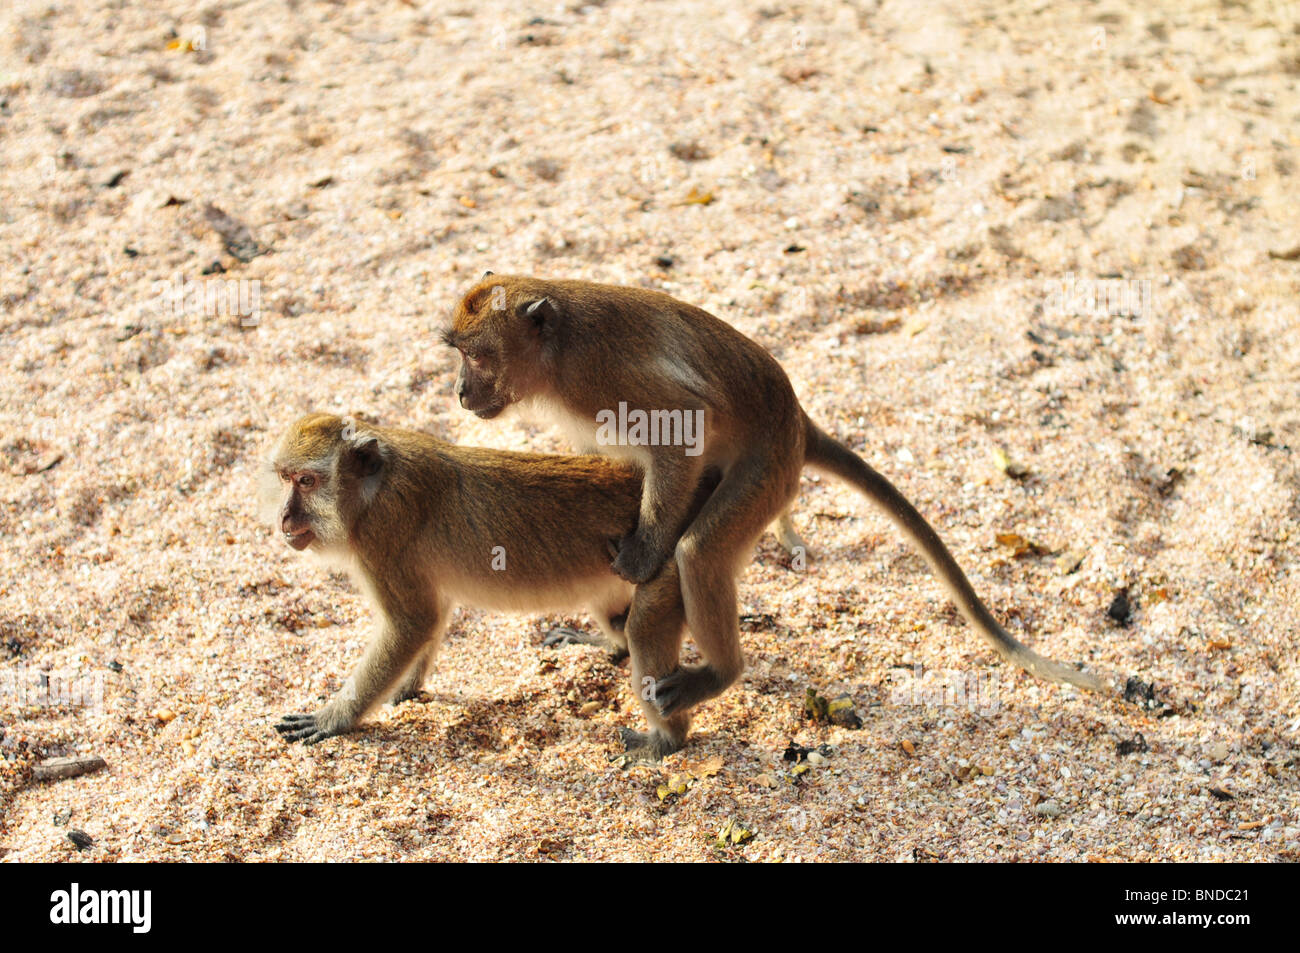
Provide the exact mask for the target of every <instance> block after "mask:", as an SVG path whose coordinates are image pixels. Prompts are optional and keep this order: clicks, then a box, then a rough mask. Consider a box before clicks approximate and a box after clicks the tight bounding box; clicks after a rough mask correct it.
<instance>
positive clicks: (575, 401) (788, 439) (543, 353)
mask: <svg viewBox="0 0 1300 953" xmlns="http://www.w3.org/2000/svg"><path fill="white" fill-rule="evenodd" d="M444 340H445V341H446V343H448V344H450V345H452V346H454V347H456V348H457V349H458V350H459V351H460V352H461V355H462V361H461V370H460V374H459V376H458V379H457V385H456V387H457V393H458V396H459V398H460V401H461V404H462V406H464V407H465V408H466V409H469V410H472V411H474V412H475V413H478V414H479V416H481V417H484V418H492V417H495V416H497V415H498V414H500V413H501V412H502V411H503V410H505V409H506V408H507V407H510V406H511V405H513V404H520V405H522V406H524V407H532V408H533V409H534V410H536V411H539V412H540V413H541V414H542V415H543V416H544V417H546V418H548V419H549V420H551V421H553V422H559V423H561V424H562V425H566V426H567V427H568V428H569V429H570V430H571V431H573V432H574V433H576V434H577V435H578V441H579V442H580V443H584V444H586V445H587V446H584V449H587V448H588V446H595V436H596V432H597V415H598V414H600V413H601V412H608V411H611V410H613V409H614V408H617V407H618V406H619V404H620V403H625V404H626V405H627V406H628V407H629V408H631V409H634V410H641V411H645V412H647V413H650V412H653V411H664V410H675V409H682V410H702V411H704V413H705V419H706V422H707V437H706V441H705V447H704V452H703V453H702V454H700V455H699V456H695V457H692V456H689V455H687V454H685V453H684V451H683V447H681V446H647V447H642V448H639V449H637V450H629V449H627V448H621V447H620V448H616V449H613V450H611V448H608V447H601V448H600V449H602V450H605V451H607V452H617V453H620V454H624V455H627V456H630V457H632V459H634V460H635V461H636V462H638V463H639V464H641V465H642V466H643V467H644V468H645V482H644V487H643V491H642V498H641V507H640V516H639V519H638V523H637V529H636V532H635V533H634V534H632V535H631V536H629V537H627V538H625V539H624V540H623V541H622V544H621V547H620V550H619V554H618V557H617V559H616V560H615V561H614V564H613V568H614V569H615V571H617V572H618V573H619V574H620V575H622V576H623V577H624V578H627V579H630V580H633V581H639V580H643V579H648V578H651V577H652V576H653V575H654V573H656V572H658V571H659V570H660V567H661V566H662V565H663V564H664V563H665V561H668V562H670V563H674V564H675V566H676V569H677V571H678V573H679V575H680V579H681V589H682V598H683V602H684V606H685V613H686V624H687V625H688V626H689V628H690V630H691V633H692V635H693V636H694V638H695V640H696V642H697V643H698V644H699V647H700V650H701V653H702V654H703V655H704V657H705V660H706V664H704V665H701V666H695V667H692V668H676V669H674V670H673V671H672V672H671V673H670V674H669V675H667V676H665V677H664V678H662V679H660V680H659V682H658V683H657V684H656V698H657V704H658V707H659V709H660V711H661V713H663V714H666V715H671V714H674V713H679V712H685V711H689V710H690V709H691V708H692V707H693V706H694V705H696V704H698V703H699V702H701V701H703V700H705V699H707V698H711V697H713V696H715V695H717V694H719V693H720V692H722V691H723V690H724V689H725V688H726V687H727V686H728V685H730V684H731V683H732V682H733V681H735V679H736V678H737V677H738V676H739V675H740V672H741V670H742V668H743V657H742V655H741V650H740V631H739V626H738V623H737V615H736V604H737V599H736V575H737V573H738V571H739V570H740V568H741V567H742V565H743V564H744V562H745V561H746V560H747V559H748V557H749V554H750V552H751V551H752V547H753V545H754V543H755V542H756V540H757V539H758V537H759V535H760V534H761V533H762V531H763V529H764V527H766V526H767V525H768V524H770V523H772V522H773V521H774V520H776V521H779V525H780V527H781V531H782V536H783V537H785V538H789V535H788V534H792V533H793V528H792V526H791V524H790V522H789V515H788V514H789V509H790V506H791V504H792V502H793V500H794V497H795V495H796V493H797V491H798V486H799V475H800V472H801V471H802V469H803V467H804V466H805V464H807V465H810V466H813V467H816V468H818V469H821V470H824V471H826V472H828V473H831V474H834V475H836V476H839V477H840V478H841V479H844V480H847V481H848V482H850V483H852V484H853V485H854V486H855V487H857V488H858V489H859V490H860V491H861V492H862V493H863V494H864V495H866V496H867V497H868V498H869V499H871V500H872V501H873V502H875V503H877V504H878V505H880V506H881V507H883V508H884V509H885V511H886V512H887V513H888V514H889V516H890V517H891V519H893V521H894V522H895V524H896V525H897V526H898V527H899V529H901V530H902V531H903V532H904V533H905V534H906V535H907V536H908V537H909V538H910V539H911V540H912V541H913V542H914V543H915V544H916V545H917V546H918V548H919V549H920V550H921V552H922V554H923V555H924V556H925V558H926V559H927V561H928V562H929V564H930V566H931V568H932V569H933V570H934V572H935V574H936V575H937V576H938V577H939V578H940V580H941V581H942V582H943V583H944V584H945V586H946V587H947V588H948V591H949V593H950V594H951V595H952V597H953V599H954V601H955V602H956V603H957V605H958V607H959V608H960V609H961V610H962V612H963V613H964V614H965V615H966V617H967V619H968V620H969V621H970V622H971V624H972V625H974V626H975V627H976V629H977V630H979V632H980V633H981V634H982V635H983V636H984V637H985V638H986V639H987V640H988V641H989V642H990V644H991V645H993V647H994V648H996V649H997V651H998V652H999V653H1000V654H1002V655H1003V656H1004V657H1005V658H1007V659H1009V660H1011V661H1013V662H1014V663H1015V664H1017V665H1020V666H1021V667H1023V668H1026V669H1027V670H1029V671H1032V672H1034V673H1035V674H1038V675H1040V676H1043V677H1045V678H1050V679H1053V680H1056V681H1065V682H1069V683H1071V684H1074V685H1077V686H1079V687H1082V688H1087V689H1090V690H1099V691H1100V690H1111V689H1113V686H1109V687H1108V686H1106V685H1104V684H1103V683H1102V681H1101V680H1099V679H1098V678H1097V677H1096V676H1094V675H1090V674H1085V673H1080V672H1077V671H1075V670H1073V669H1070V668H1068V667H1066V666H1063V665H1059V664H1057V663H1055V662H1052V661H1050V660H1048V659H1044V658H1042V657H1041V656H1038V655H1036V654H1035V653H1033V652H1032V651H1031V650H1029V649H1028V648H1026V647H1025V646H1023V645H1021V644H1020V643H1019V642H1017V641H1016V640H1015V639H1014V638H1013V637H1012V636H1011V635H1010V634H1009V633H1007V632H1006V631H1005V630H1004V629H1003V628H1002V627H1001V626H1000V625H999V624H998V623H997V621H996V620H995V619H994V618H993V616H992V615H991V614H990V613H989V611H988V610H987V608H985V606H984V605H983V603H982V602H981V601H980V600H979V597H978V596H977V595H976V594H975V592H974V590H973V588H972V587H971V585H970V583H969V581H968V580H967V579H966V576H965V574H964V573H963V572H962V570H961V568H960V567H959V566H958V565H957V563H956V561H955V560H954V559H953V558H952V555H951V554H950V553H949V552H948V550H947V548H946V547H945V546H944V544H943V543H942V541H941V540H940V539H939V537H938V535H937V534H935V532H934V530H933V529H932V528H931V527H930V525H929V524H928V523H927V522H926V521H925V519H924V518H923V517H922V516H921V515H920V514H919V513H918V512H917V511H916V510H915V509H914V508H913V507H912V505H911V504H910V503H909V502H908V501H907V500H906V499H905V498H904V497H903V496H902V494H900V493H899V492H898V490H897V489H896V488H895V487H894V486H893V485H892V484H890V483H889V481H888V480H886V479H885V478H884V477H883V476H881V475H880V474H879V473H877V472H876V471H875V470H873V469H872V468H871V467H869V466H868V465H867V464H866V463H865V462H863V461H862V460H861V459H860V458H859V457H857V455H856V454H853V453H852V452H851V451H849V450H848V449H847V448H845V447H843V446H841V445H840V444H838V443H836V442H835V441H834V440H832V439H831V438H830V437H828V436H827V435H826V434H825V433H823V432H822V431H821V430H820V429H818V428H817V427H816V425H814V424H813V423H812V421H810V420H809V419H808V417H807V415H806V414H805V413H804V411H803V409H802V408H801V407H800V405H799V401H798V399H797V397H796V396H795V394H794V389H793V388H792V387H791V385H790V381H789V379H788V378H787V377H786V375H785V372H784V371H783V370H782V369H781V367H780V365H779V364H778V363H777V362H776V360H775V359H774V358H773V357H772V356H771V355H770V354H768V353H767V351H766V350H764V349H763V348H762V347H760V346H759V345H758V344H756V343H755V342H753V341H751V340H750V339H749V338H747V337H745V336H744V335H743V334H741V333H740V332H739V331H737V330H735V329H734V328H732V327H731V326H730V325H729V324H727V323H726V322H724V321H721V320H719V319H718V318H716V317H714V316H713V315H711V314H709V313H708V312H706V311H703V310H701V309H700V308H696V307H694V306H692V305H689V304H686V303H684V302H681V301H677V300H676V299H674V298H672V297H670V296H668V295H666V294H663V293H660V292H657V291H649V290H646V289H641V288H624V287H615V286H610V285H597V284H591V283H589V282H583V281H548V280H543V279H539V278H530V277H521V276H509V275H489V276H485V277H484V279H483V280H482V281H480V282H479V283H478V284H477V285H476V286H475V287H473V288H472V289H470V291H469V292H468V293H467V294H466V295H465V297H464V298H463V300H462V301H461V302H460V303H459V305H458V306H457V308H456V310H455V313H454V315H453V319H452V324H451V326H450V327H449V328H448V330H447V332H446V333H445V335H444ZM705 467H716V468H718V469H719V470H720V472H721V481H720V482H719V484H718V486H717V489H716V490H715V491H714V492H713V494H712V495H711V496H710V498H709V499H708V501H707V502H706V503H705V504H704V506H703V507H701V508H700V510H699V513H698V514H697V515H696V516H695V517H694V519H693V520H689V521H688V520H686V509H687V507H688V506H690V503H691V500H692V498H693V497H692V493H691V492H690V491H691V489H692V488H693V487H694V486H696V484H697V483H698V478H699V473H700V472H701V469H702V468H705ZM683 525H685V526H686V530H685V532H684V533H678V532H675V531H674V528H675V527H679V526H683ZM794 541H797V537H794ZM674 554H675V558H674V559H669V557H670V556H674Z"/></svg>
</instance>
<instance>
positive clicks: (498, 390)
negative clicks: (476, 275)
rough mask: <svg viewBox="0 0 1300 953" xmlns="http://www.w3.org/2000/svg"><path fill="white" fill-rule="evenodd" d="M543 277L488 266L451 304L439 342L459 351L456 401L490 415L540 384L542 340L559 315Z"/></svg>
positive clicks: (542, 382)
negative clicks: (499, 272) (490, 269)
mask: <svg viewBox="0 0 1300 953" xmlns="http://www.w3.org/2000/svg"><path fill="white" fill-rule="evenodd" d="M548 290H549V289H548V288H547V287H546V283H545V282H543V281H540V280H538V279H536V278H524V277H519V276H514V275H493V274H492V272H488V273H487V274H486V275H484V276H483V279H482V280H481V281H480V282H479V283H478V284H477V285H475V286H474V287H473V288H471V289H470V291H469V293H468V294H466V295H465V297H464V298H462V299H461V300H460V303H459V304H457V305H456V312H455V314H454V315H453V316H452V323H451V326H450V327H449V328H447V330H446V331H445V332H444V333H443V336H442V339H443V341H444V343H446V344H448V345H449V346H451V347H454V348H455V349H456V350H457V351H459V352H460V373H459V374H458V375H457V377H456V396H457V397H458V398H459V400H460V405H461V406H462V407H464V408H465V409H466V410H470V411H473V412H474V413H475V414H477V415H478V416H479V417H482V418H483V419H484V420H491V419H492V418H493V417H495V416H497V415H498V414H499V413H501V411H503V410H505V409H506V408H507V407H509V406H510V405H511V404H513V403H515V402H516V401H519V400H523V399H526V398H528V397H532V396H535V395H537V394H538V393H539V392H541V391H543V390H545V388H546V377H545V367H546V360H545V345H546V342H547V340H548V337H549V335H550V333H551V332H552V331H553V330H554V326H555V323H556V321H557V320H558V318H559V310H558V307H557V305H556V303H555V300H554V298H553V297H549V296H548Z"/></svg>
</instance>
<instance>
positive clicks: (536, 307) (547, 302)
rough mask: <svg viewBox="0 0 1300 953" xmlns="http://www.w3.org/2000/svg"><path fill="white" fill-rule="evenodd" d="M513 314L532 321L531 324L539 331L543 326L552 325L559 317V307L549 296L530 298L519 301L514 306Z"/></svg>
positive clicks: (549, 326)
mask: <svg viewBox="0 0 1300 953" xmlns="http://www.w3.org/2000/svg"><path fill="white" fill-rule="evenodd" d="M515 314H516V315H518V316H519V317H521V318H527V319H528V320H530V321H532V322H533V326H534V327H536V328H537V330H539V331H541V330H543V329H544V328H551V327H554V325H555V322H556V321H557V320H558V319H559V317H560V309H559V308H557V307H556V306H555V302H554V301H552V300H551V299H550V298H532V299H530V300H527V301H521V302H519V304H518V305H517V306H516V307H515Z"/></svg>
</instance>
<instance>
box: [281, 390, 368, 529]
mask: <svg viewBox="0 0 1300 953" xmlns="http://www.w3.org/2000/svg"><path fill="white" fill-rule="evenodd" d="M381 464H382V460H381V456H380V451H379V447H378V445H377V442H376V441H375V439H374V438H373V437H370V436H366V435H357V434H355V433H354V432H349V430H348V428H347V427H346V426H345V424H344V421H343V420H342V419H340V418H338V417H333V416H330V415H326V414H315V415H312V416H309V417H304V418H303V419H302V420H299V421H298V422H297V423H296V424H294V425H293V426H292V427H290V428H289V430H288V431H286V432H285V434H284V436H282V437H281V438H280V440H279V442H278V443H277V444H276V449H275V452H274V453H273V454H272V456H271V459H270V460H269V461H268V463H267V466H266V468H265V471H264V473H263V477H262V503H263V513H264V515H265V517H266V518H267V519H268V521H269V522H271V524H272V526H273V527H274V528H275V530H276V531H277V532H279V533H280V534H281V536H282V537H283V539H284V541H285V542H286V543H288V544H289V545H290V546H291V547H293V548H294V549H296V550H304V549H308V548H311V549H313V550H315V551H326V550H333V549H339V548H342V547H344V546H346V545H347V542H348V531H349V527H350V525H351V523H352V521H353V520H354V519H355V518H356V516H357V515H358V514H359V513H360V511H361V509H362V508H363V506H364V503H365V501H366V498H367V497H368V496H369V495H371V494H373V486H374V484H375V481H377V480H378V479H379V470H380V468H381Z"/></svg>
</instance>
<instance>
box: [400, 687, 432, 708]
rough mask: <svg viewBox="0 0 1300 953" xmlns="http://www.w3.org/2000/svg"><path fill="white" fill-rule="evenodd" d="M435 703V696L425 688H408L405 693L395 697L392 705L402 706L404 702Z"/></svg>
mask: <svg viewBox="0 0 1300 953" xmlns="http://www.w3.org/2000/svg"><path fill="white" fill-rule="evenodd" d="M429 701H433V696H432V695H430V694H429V693H428V692H426V691H425V690H424V689H423V688H408V689H406V690H405V691H401V692H397V693H395V694H394V695H393V699H392V704H394V705H400V704H401V703H402V702H429Z"/></svg>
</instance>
